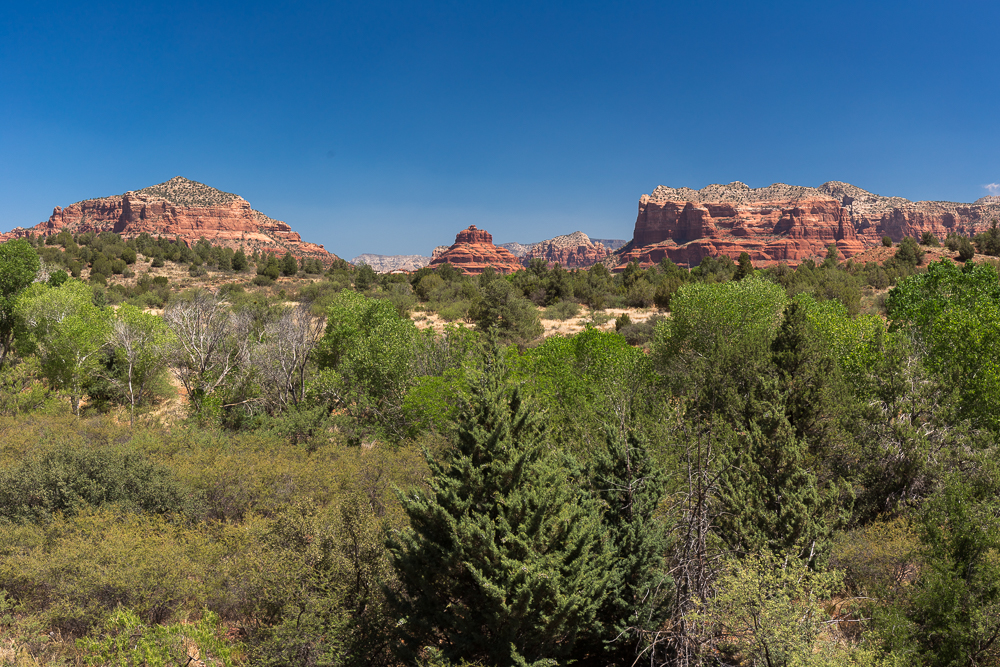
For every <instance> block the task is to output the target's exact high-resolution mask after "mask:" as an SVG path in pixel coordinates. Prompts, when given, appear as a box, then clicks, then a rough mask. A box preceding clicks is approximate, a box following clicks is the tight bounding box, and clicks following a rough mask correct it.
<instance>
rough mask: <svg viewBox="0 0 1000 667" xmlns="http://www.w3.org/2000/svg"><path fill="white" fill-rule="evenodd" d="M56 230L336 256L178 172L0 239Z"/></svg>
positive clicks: (247, 205) (54, 214) (238, 199)
mask: <svg viewBox="0 0 1000 667" xmlns="http://www.w3.org/2000/svg"><path fill="white" fill-rule="evenodd" d="M62 229H68V230H70V231H71V232H73V233H83V232H89V231H92V232H98V233H100V232H105V231H111V232H115V233H116V234H119V235H121V236H122V237H123V238H126V239H129V238H134V237H136V236H139V235H140V234H142V233H143V232H146V233H148V234H151V235H152V236H164V237H170V238H173V237H180V238H181V239H183V240H184V241H186V242H187V243H188V244H189V245H193V244H194V243H196V242H197V241H198V239H200V238H201V237H205V239H207V240H208V241H211V242H212V244H213V245H222V246H226V247H230V248H233V249H236V248H239V247H240V246H243V248H244V250H245V251H246V252H247V253H248V254H249V253H252V252H253V251H254V250H260V251H261V252H272V253H276V254H284V253H285V252H286V251H290V252H291V253H292V254H293V255H295V256H296V257H315V258H318V259H320V260H323V261H324V262H326V263H329V262H332V261H333V260H334V259H335V258H336V256H335V255H332V254H330V253H329V252H327V251H326V250H325V249H324V248H323V246H322V245H317V244H315V243H307V242H305V241H303V240H302V237H301V236H299V234H298V233H297V232H294V231H292V228H291V227H290V226H288V225H287V224H286V223H284V222H281V221H280V220H272V219H271V218H269V217H267V216H266V215H264V214H263V213H261V212H259V211H255V210H254V209H253V208H251V207H250V203H249V202H247V200H245V199H243V198H242V197H240V196H238V195H234V194H231V193H228V192H222V191H221V190H216V189H215V188H212V187H209V186H207V185H204V184H202V183H198V182H196V181H191V180H188V179H186V178H182V177H180V176H177V177H175V178H171V179H170V180H169V181H166V182H165V183H160V184H159V185H154V186H151V187H148V188H144V189H142V190H136V191H129V192H126V193H125V194H123V195H118V196H115V197H102V198H99V199H87V200H84V201H80V202H77V203H75V204H71V205H69V206H67V207H66V208H60V207H58V206H57V207H56V208H55V209H54V210H53V211H52V215H51V216H50V217H49V219H48V220H47V221H45V222H41V223H39V224H37V225H35V226H34V227H31V228H29V229H25V228H23V227H18V228H16V229H14V230H12V231H10V232H8V233H7V234H3V235H0V241H5V240H7V239H10V238H19V237H24V236H27V235H28V234H35V235H36V236H38V235H43V234H44V235H50V234H54V233H57V232H59V231H60V230H62Z"/></svg>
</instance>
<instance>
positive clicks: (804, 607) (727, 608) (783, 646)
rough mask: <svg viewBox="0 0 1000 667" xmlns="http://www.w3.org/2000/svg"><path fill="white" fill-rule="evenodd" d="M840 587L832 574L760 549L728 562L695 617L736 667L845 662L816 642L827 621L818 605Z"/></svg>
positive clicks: (833, 647)
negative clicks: (709, 596) (714, 590)
mask: <svg viewBox="0 0 1000 667" xmlns="http://www.w3.org/2000/svg"><path fill="white" fill-rule="evenodd" d="M840 585H841V575H840V574H839V573H837V572H814V571H811V570H810V569H809V568H808V567H807V566H806V564H805V563H804V562H802V561H800V560H798V559H797V558H795V557H780V556H778V555H776V554H773V553H772V552H770V551H766V550H765V551H761V552H759V553H755V554H751V555H748V556H747V557H746V558H743V559H736V558H732V559H729V560H727V562H726V566H725V569H724V570H723V573H722V575H721V576H720V577H719V579H718V581H717V582H716V591H717V592H716V594H715V595H714V596H713V597H712V598H710V599H709V600H708V601H707V602H706V603H705V604H704V605H703V606H702V607H701V609H700V610H699V612H698V613H697V615H698V616H699V617H701V618H702V619H703V620H704V621H705V622H706V624H707V625H709V626H710V627H714V630H715V636H716V637H717V648H718V649H719V650H720V652H721V653H722V654H723V655H728V656H731V657H732V658H733V659H735V660H736V661H738V664H740V665H747V666H748V667H793V666H799V665H801V666H803V667H804V666H806V665H823V664H829V665H834V664H849V663H850V659H844V658H846V657H847V656H844V655H843V651H841V650H839V647H838V646H837V645H836V644H832V643H826V642H824V641H822V638H821V634H822V633H823V631H824V630H825V629H826V622H827V621H828V620H829V617H828V615H827V614H826V612H825V611H824V608H823V603H824V602H825V601H826V600H828V599H829V598H830V597H831V596H832V595H833V593H834V592H836V591H837V590H839V588H840ZM840 660H843V661H842V662H838V661H840ZM724 664H730V663H724Z"/></svg>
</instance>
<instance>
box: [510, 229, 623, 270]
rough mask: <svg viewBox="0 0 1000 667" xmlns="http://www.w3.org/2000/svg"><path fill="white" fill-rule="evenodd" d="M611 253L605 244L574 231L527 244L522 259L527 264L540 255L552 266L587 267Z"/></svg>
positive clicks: (567, 267)
mask: <svg viewBox="0 0 1000 667" xmlns="http://www.w3.org/2000/svg"><path fill="white" fill-rule="evenodd" d="M610 254H611V252H610V251H609V250H608V249H607V248H605V247H604V245H602V244H600V243H594V242H593V241H591V240H590V237H589V236H587V235H586V234H584V233H583V232H573V233H572V234H565V235H563V236H557V237H555V238H554V239H549V240H547V241H542V242H540V243H535V244H532V245H530V246H527V247H526V248H525V252H524V254H522V255H521V256H520V260H521V262H522V263H523V264H524V265H525V266H527V265H528V264H529V263H530V262H531V260H532V259H534V258H536V257H538V258H541V259H544V260H545V261H546V262H548V263H549V265H550V266H552V265H555V264H560V265H561V266H562V267H563V268H565V269H585V268H589V267H591V266H593V265H594V264H597V263H598V262H602V261H604V260H605V259H607V257H608V255H610Z"/></svg>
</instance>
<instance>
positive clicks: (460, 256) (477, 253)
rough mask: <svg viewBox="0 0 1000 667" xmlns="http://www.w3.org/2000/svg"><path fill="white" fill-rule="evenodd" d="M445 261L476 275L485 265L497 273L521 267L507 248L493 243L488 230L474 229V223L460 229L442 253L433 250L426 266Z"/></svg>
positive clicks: (517, 269)
mask: <svg viewBox="0 0 1000 667" xmlns="http://www.w3.org/2000/svg"><path fill="white" fill-rule="evenodd" d="M445 263H448V264H451V265H453V266H454V267H455V268H457V269H459V270H461V271H463V272H464V273H466V274H469V275H473V276H478V275H479V274H480V273H482V272H483V270H484V269H485V268H486V267H487V266H492V267H493V269H494V270H495V271H497V272H499V273H513V272H515V271H519V270H520V269H521V268H523V267H522V266H521V263H520V262H518V261H517V257H515V256H514V255H512V254H511V252H510V251H509V250H507V249H506V248H500V247H497V246H495V245H493V236H492V235H491V234H490V233H489V232H488V231H486V230H485V229H476V226H475V225H470V226H469V228H468V229H463V230H462V231H460V232H459V233H458V236H456V237H455V243H454V244H452V245H451V246H450V247H449V248H448V249H447V250H445V251H444V252H443V253H440V254H438V253H437V252H436V251H435V253H434V259H433V260H431V263H430V264H428V266H432V267H434V266H440V265H442V264H445Z"/></svg>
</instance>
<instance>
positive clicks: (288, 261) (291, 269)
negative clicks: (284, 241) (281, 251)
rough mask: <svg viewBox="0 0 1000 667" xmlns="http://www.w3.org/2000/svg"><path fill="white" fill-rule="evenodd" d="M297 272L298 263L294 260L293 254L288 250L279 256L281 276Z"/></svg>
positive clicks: (292, 274)
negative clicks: (282, 255)
mask: <svg viewBox="0 0 1000 667" xmlns="http://www.w3.org/2000/svg"><path fill="white" fill-rule="evenodd" d="M298 272H299V263H298V262H297V261H295V256H294V255H292V252H291V251H290V250H289V251H288V252H286V253H285V256H284V257H282V258H281V275H283V276H294V275H295V274H296V273H298Z"/></svg>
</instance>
